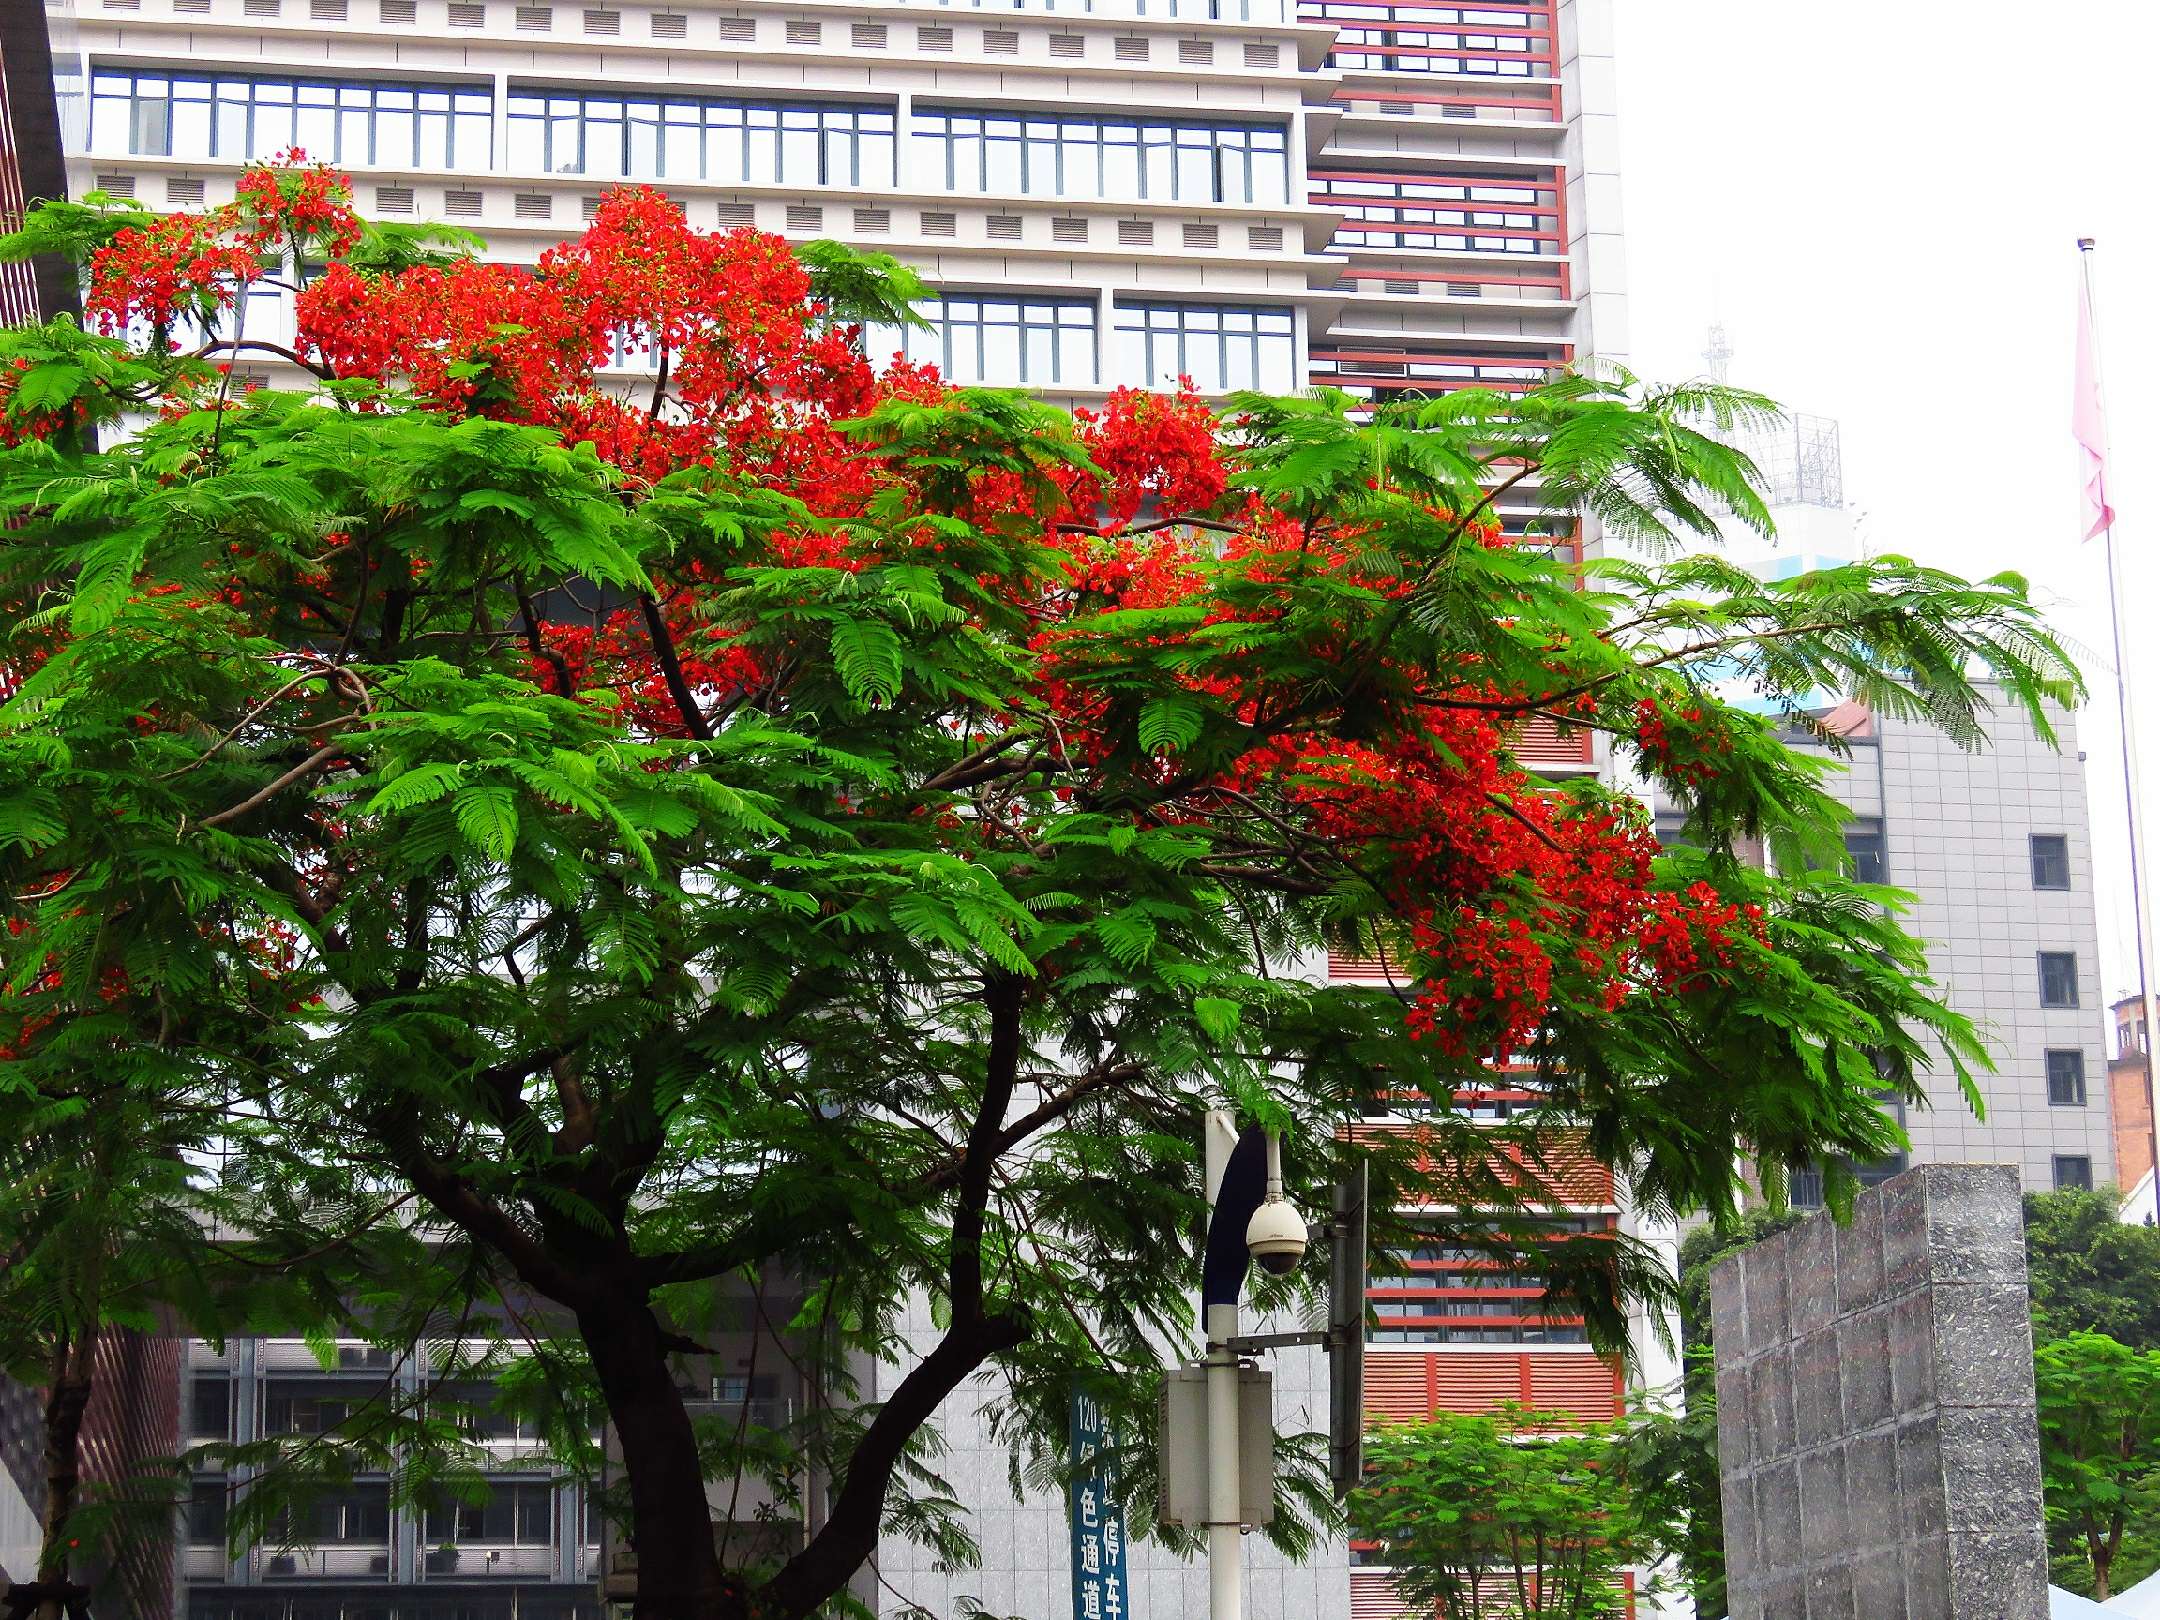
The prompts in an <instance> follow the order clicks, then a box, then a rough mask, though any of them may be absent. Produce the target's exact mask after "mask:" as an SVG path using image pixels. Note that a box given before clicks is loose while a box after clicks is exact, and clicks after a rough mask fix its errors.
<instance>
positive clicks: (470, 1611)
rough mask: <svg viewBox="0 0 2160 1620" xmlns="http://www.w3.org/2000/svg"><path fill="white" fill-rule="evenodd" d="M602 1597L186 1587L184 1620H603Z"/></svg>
mask: <svg viewBox="0 0 2160 1620" xmlns="http://www.w3.org/2000/svg"><path fill="white" fill-rule="evenodd" d="M603 1612H604V1611H603V1610H602V1609H601V1607H600V1599H599V1597H598V1595H597V1594H596V1593H595V1592H594V1591H593V1589H592V1588H591V1587H590V1586H589V1585H588V1586H585V1587H582V1588H580V1587H575V1586H521V1587H517V1588H515V1589H513V1590H509V1591H480V1590H477V1589H475V1588H473V1587H470V1586H439V1587H405V1588H385V1587H384V1586H383V1584H382V1583H381V1581H380V1580H378V1581H376V1582H375V1583H374V1584H373V1585H372V1586H370V1587H364V1588H360V1589H358V1590H342V1591H341V1590H339V1589H337V1588H334V1587H333V1588H329V1589H327V1590H325V1589H322V1588H307V1589H302V1590H299V1591H277V1590H268V1591H266V1590H264V1589H263V1588H261V1587H250V1586H239V1587H229V1586H220V1587H210V1586H195V1585H190V1587H189V1588H188V1595H187V1620H601V1616H602V1614H603Z"/></svg>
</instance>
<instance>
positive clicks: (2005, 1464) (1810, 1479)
mask: <svg viewBox="0 0 2160 1620" xmlns="http://www.w3.org/2000/svg"><path fill="white" fill-rule="evenodd" d="M1710 1305H1711V1317H1712V1325H1713V1329H1714V1333H1715V1337H1716V1342H1717V1395H1718V1447H1719V1458H1718V1463H1719V1470H1720V1473H1721V1475H1722V1478H1723V1487H1724V1490H1723V1495H1724V1506H1725V1559H1726V1569H1727V1579H1728V1582H1729V1592H1730V1599H1731V1615H1732V1620H2045V1617H2046V1615H2047V1547H2046V1542H2045V1538H2044V1535H2043V1532H2042V1523H2041V1504H2040V1441H2039V1432H2038V1429H2037V1426H2036V1424H2035V1420H2034V1411H2033V1363H2032V1327H2031V1319H2030V1317H2029V1315H2028V1312H2027V1294H2026V1279H2025V1240H2024V1229H2023V1224H2022V1221H2021V1219H2020V1213H2019V1201H2018V1175H2017V1171H2016V1170H2015V1169H2014V1168H2013V1167H2012V1166H2009V1165H1955V1164H1936V1165H1923V1166H1921V1167H1919V1168H1917V1169H1913V1170H1908V1171H1907V1172H1905V1173H1904V1174H1903V1175H1901V1176H1898V1177H1896V1178H1894V1179H1892V1180H1890V1181H1888V1182H1885V1183H1884V1184H1883V1185H1882V1186H1881V1187H1878V1188H1876V1189H1874V1190H1872V1191H1870V1192H1866V1193H1863V1194H1862V1195H1861V1196H1860V1198H1859V1199H1858V1201H1857V1203H1856V1205H1855V1207H1854V1211H1853V1218H1852V1223H1851V1224H1850V1225H1849V1226H1846V1227H1842V1228H1841V1227H1839V1226H1837V1225H1836V1224H1835V1223H1834V1222H1833V1221H1832V1219H1831V1218H1830V1217H1829V1216H1828V1215H1827V1214H1824V1215H1817V1216H1815V1217H1813V1218H1812V1219H1810V1220H1808V1221H1807V1222H1805V1223H1804V1224H1802V1225H1800V1226H1797V1227H1795V1228H1793V1229H1792V1230H1791V1231H1788V1232H1784V1233H1781V1234H1780V1235H1778V1236H1777V1237H1775V1238H1772V1239H1770V1240H1768V1241H1766V1242H1763V1243H1759V1244H1755V1245H1753V1246H1752V1247H1750V1248H1747V1249H1743V1250H1739V1251H1736V1252H1735V1253H1733V1254H1731V1255H1729V1256H1727V1257H1726V1258H1724V1259H1723V1260H1720V1261H1719V1262H1718V1263H1717V1265H1716V1266H1715V1267H1714V1268H1713V1270H1712V1271H1711V1274H1710Z"/></svg>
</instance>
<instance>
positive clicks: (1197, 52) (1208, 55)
mask: <svg viewBox="0 0 2160 1620" xmlns="http://www.w3.org/2000/svg"><path fill="white" fill-rule="evenodd" d="M1177 59H1178V60H1179V61H1180V62H1182V63H1184V64H1185V66H1187V67H1212V66H1214V63H1215V42H1214V41H1213V40H1208V39H1181V40H1179V41H1178V42H1177Z"/></svg>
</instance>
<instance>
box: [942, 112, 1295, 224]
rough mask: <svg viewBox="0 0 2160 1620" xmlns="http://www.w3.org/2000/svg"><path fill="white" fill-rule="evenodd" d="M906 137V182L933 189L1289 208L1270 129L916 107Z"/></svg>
mask: <svg viewBox="0 0 2160 1620" xmlns="http://www.w3.org/2000/svg"><path fill="white" fill-rule="evenodd" d="M913 130H914V148H913V155H914V162H915V175H916V179H917V181H918V182H919V183H924V184H927V185H929V186H931V187H932V188H934V189H939V190H946V191H984V192H993V193H997V194H999V195H1010V196H1030V197H1083V198H1100V199H1103V200H1105V201H1110V202H1137V201H1140V200H1142V199H1149V200H1153V201H1158V202H1167V201H1176V202H1216V203H1260V204H1280V203H1284V202H1287V201H1288V200H1289V198H1288V193H1289V185H1290V168H1289V162H1290V160H1289V141H1288V135H1287V132H1286V131H1285V130H1284V129H1283V128H1282V127H1281V126H1280V125H1274V124H1216V123H1201V122H1185V121H1179V122H1171V121H1168V120H1161V121H1157V120H1147V119H1104V118H1025V117H1019V116H999V115H989V116H986V115H984V114H981V113H974V112H962V111H959V110H948V111H941V110H939V109H937V108H918V109H917V110H916V113H915V118H914V122H913Z"/></svg>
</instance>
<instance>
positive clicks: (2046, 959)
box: [2033, 951, 2081, 1012]
mask: <svg viewBox="0 0 2160 1620" xmlns="http://www.w3.org/2000/svg"><path fill="white" fill-rule="evenodd" d="M2033 954H2034V956H2035V958H2036V959H2037V961H2038V965H2039V976H2040V1005H2041V1006H2042V1007H2043V1008H2045V1009H2046V1010H2048V1011H2049V1012H2075V1011H2077V1010H2078V1008H2079V1006H2080V1004H2081V994H2080V986H2079V984H2078V977H2079V968H2078V959H2077V952H2076V951H2036V952H2034V953H2033ZM2058 962H2068V963H2069V964H2070V981H2069V997H2070V999H2069V1000H2067V1001H2060V1000H2051V999H2050V993H2051V990H2052V989H2053V988H2054V987H2053V986H2051V985H2050V984H2049V981H2048V969H2049V967H2050V965H2051V964H2054V963H2058Z"/></svg>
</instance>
